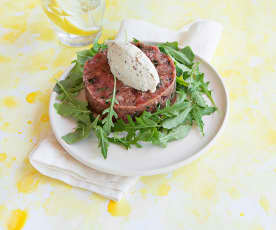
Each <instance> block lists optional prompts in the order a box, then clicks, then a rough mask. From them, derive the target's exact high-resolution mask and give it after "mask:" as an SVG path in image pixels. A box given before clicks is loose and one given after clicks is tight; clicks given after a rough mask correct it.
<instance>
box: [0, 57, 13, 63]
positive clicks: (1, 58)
mask: <svg viewBox="0 0 276 230" xmlns="http://www.w3.org/2000/svg"><path fill="white" fill-rule="evenodd" d="M10 61H11V58H10V57H5V56H2V55H0V63H1V62H2V63H3V62H10Z"/></svg>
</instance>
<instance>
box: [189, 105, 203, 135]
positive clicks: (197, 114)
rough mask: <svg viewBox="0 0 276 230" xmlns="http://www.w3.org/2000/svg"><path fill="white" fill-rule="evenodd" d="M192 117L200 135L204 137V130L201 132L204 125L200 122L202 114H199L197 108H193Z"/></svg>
mask: <svg viewBox="0 0 276 230" xmlns="http://www.w3.org/2000/svg"><path fill="white" fill-rule="evenodd" d="M192 116H193V119H194V120H195V122H196V124H197V126H198V127H199V130H200V132H201V134H202V135H203V136H204V130H203V126H204V123H203V121H202V114H201V112H200V108H199V107H198V106H194V107H193V109H192Z"/></svg>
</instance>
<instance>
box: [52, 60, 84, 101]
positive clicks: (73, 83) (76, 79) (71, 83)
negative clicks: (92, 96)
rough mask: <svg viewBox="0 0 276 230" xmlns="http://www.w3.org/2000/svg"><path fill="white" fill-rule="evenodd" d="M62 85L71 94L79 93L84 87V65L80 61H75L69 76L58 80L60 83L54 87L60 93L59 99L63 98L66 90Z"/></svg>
mask: <svg viewBox="0 0 276 230" xmlns="http://www.w3.org/2000/svg"><path fill="white" fill-rule="evenodd" d="M60 86H63V88H64V89H66V91H68V92H69V93H71V94H73V93H78V92H79V91H80V90H81V89H82V88H83V80H82V67H81V66H80V64H79V63H77V62H75V65H74V67H73V68H72V70H71V71H70V73H69V75H68V76H67V78H66V79H64V80H61V81H58V84H56V85H55V87H54V91H55V92H56V93H58V94H59V98H58V99H60V100H63V98H64V94H63V93H64V92H63V91H62V90H61V88H60Z"/></svg>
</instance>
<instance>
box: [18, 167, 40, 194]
mask: <svg viewBox="0 0 276 230" xmlns="http://www.w3.org/2000/svg"><path fill="white" fill-rule="evenodd" d="M38 184H39V180H38V178H36V172H31V173H29V174H27V175H25V176H23V177H22V178H21V179H20V180H19V181H18V182H17V184H16V186H17V190H18V192H21V193H30V192H33V191H35V190H36V189H37V187H38Z"/></svg>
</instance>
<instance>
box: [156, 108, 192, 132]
mask: <svg viewBox="0 0 276 230" xmlns="http://www.w3.org/2000/svg"><path fill="white" fill-rule="evenodd" d="M191 109H192V106H191V105H190V104H189V103H187V107H186V108H185V109H184V110H183V111H181V112H180V113H179V114H178V115H177V116H175V117H172V118H167V119H165V120H164V121H163V122H162V123H161V125H162V127H163V128H165V129H172V128H175V127H176V126H178V125H180V124H181V123H183V122H184V121H185V119H186V118H187V116H188V114H189V112H190V111H191Z"/></svg>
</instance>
